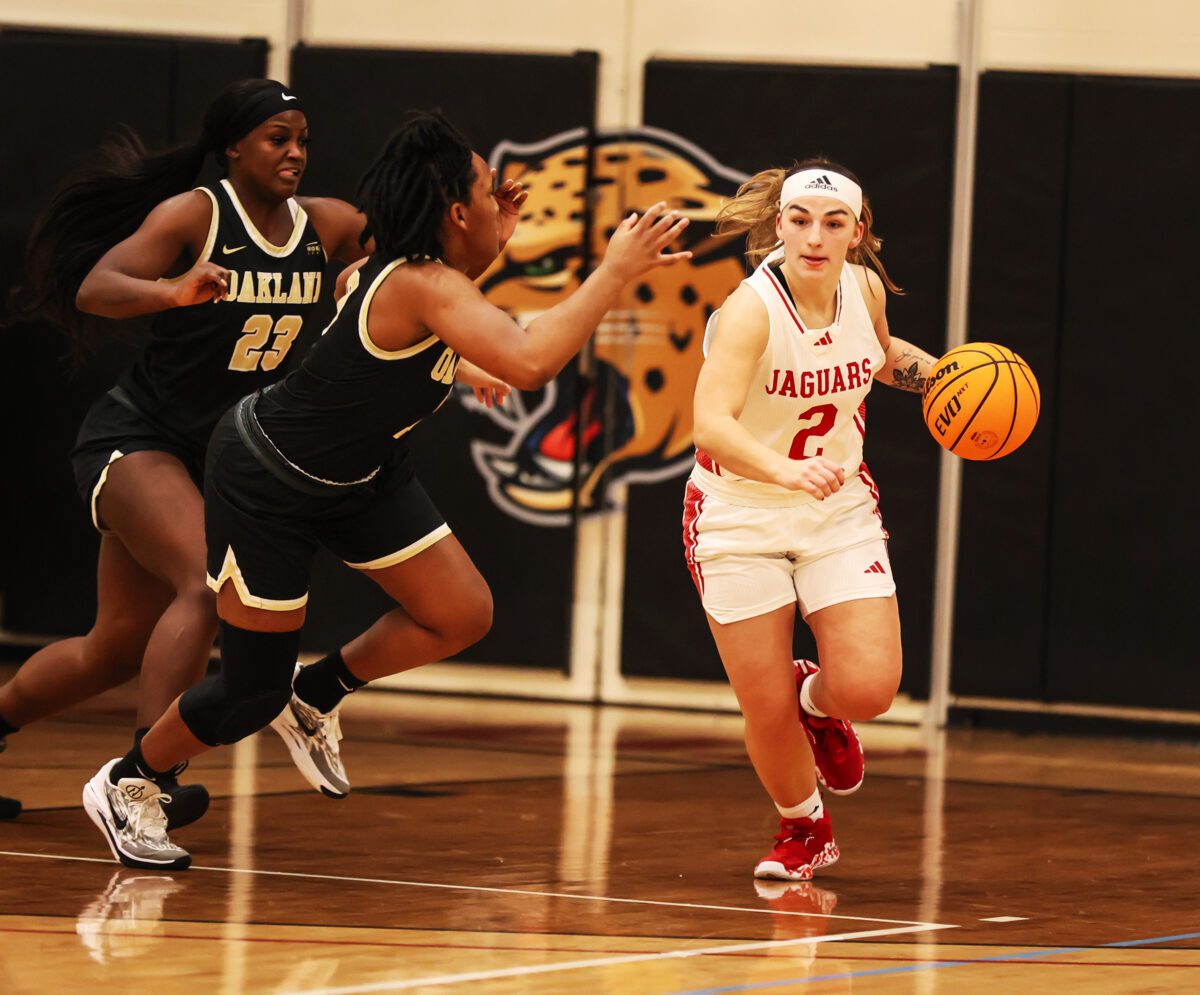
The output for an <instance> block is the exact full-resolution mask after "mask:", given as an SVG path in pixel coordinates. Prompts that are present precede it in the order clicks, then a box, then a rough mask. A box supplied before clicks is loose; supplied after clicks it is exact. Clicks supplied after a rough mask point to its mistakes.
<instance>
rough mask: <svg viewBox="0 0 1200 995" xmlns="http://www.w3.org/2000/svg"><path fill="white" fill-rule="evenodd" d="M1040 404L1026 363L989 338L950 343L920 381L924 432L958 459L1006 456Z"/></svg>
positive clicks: (1026, 430) (1023, 434) (1021, 438)
mask: <svg viewBox="0 0 1200 995" xmlns="http://www.w3.org/2000/svg"><path fill="white" fill-rule="evenodd" d="M1041 408H1042V395H1041V392H1040V391H1039V390H1038V384H1037V379H1036V378H1035V377H1034V375H1033V371H1032V370H1031V369H1030V368H1029V364H1028V363H1026V362H1025V360H1023V359H1022V358H1021V357H1020V356H1018V355H1017V354H1016V353H1015V352H1013V351H1012V350H1011V349H1006V348H1005V347H1004V346H1002V345H995V344H994V343H991V342H968V343H967V344H966V345H960V346H959V347H958V348H957V349H951V350H950V351H949V352H948V353H946V355H944V356H943V357H942V358H941V359H939V360H938V361H937V362H936V363H935V364H934V366H933V369H932V370H931V371H930V373H929V379H928V380H926V381H925V401H924V404H923V406H922V411H923V412H924V415H925V425H926V426H927V427H928V428H929V434H930V435H932V436H933V437H934V439H935V440H936V441H937V443H938V445H939V446H941V447H942V448H943V449H948V450H950V452H952V453H954V455H955V456H961V457H962V458H963V459H971V460H989V459H999V458H1000V457H1001V456H1007V455H1008V454H1009V453H1011V452H1012V451H1013V450H1014V449H1016V448H1017V447H1018V446H1020V445H1021V443H1023V442H1024V441H1025V440H1026V439H1028V438H1029V434H1030V433H1031V432H1032V431H1033V426H1034V425H1036V424H1037V420H1038V413H1039V412H1040V411H1041Z"/></svg>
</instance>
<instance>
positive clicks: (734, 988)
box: [673, 933, 1200, 995]
mask: <svg viewBox="0 0 1200 995" xmlns="http://www.w3.org/2000/svg"><path fill="white" fill-rule="evenodd" d="M1195 939H1200V933H1180V934H1178V935H1177V936H1154V937H1151V938H1150V939H1148V940H1120V941H1118V942H1116V943H1101V944H1098V945H1097V946H1094V947H1058V948H1056V949H1053V950H1027V951H1025V952H1023V953H1019V954H997V955H996V956H994V957H976V958H973V959H972V960H939V961H930V962H928V963H925V964H907V965H905V966H904V967H877V968H874V969H872V970H870V971H846V972H845V973H843V974H822V975H819V976H814V977H807V978H786V979H782V980H779V981H756V982H753V983H752V984H746V985H728V986H726V987H724V988H692V989H689V990H688V991H683V992H675V993H673V995H720V993H722V992H748V991H753V990H755V989H761V988H779V987H781V986H783V985H809V984H812V983H813V982H815V981H845V980H847V979H850V978H871V977H878V976H879V975H883V974H911V973H912V972H913V971H932V970H936V969H937V968H941V967H970V966H971V965H972V964H987V963H995V962H999V961H1006V960H1037V959H1038V958H1041V957H1057V956H1059V955H1060V954H1076V953H1082V952H1084V951H1086V950H1102V949H1104V948H1106V947H1147V946H1149V945H1150V944H1152V943H1173V942H1175V941H1176V940H1195ZM1100 966H1103V965H1100Z"/></svg>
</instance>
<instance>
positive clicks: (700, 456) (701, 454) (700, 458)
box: [696, 449, 721, 477]
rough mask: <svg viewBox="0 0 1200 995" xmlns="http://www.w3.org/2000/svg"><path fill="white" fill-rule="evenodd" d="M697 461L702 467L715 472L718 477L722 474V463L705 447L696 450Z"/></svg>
mask: <svg viewBox="0 0 1200 995" xmlns="http://www.w3.org/2000/svg"><path fill="white" fill-rule="evenodd" d="M696 463H697V465H699V467H700V468H701V469H703V470H707V471H708V472H709V473H715V474H716V475H717V476H718V477H719V476H721V464H720V463H718V462H717V461H716V460H715V459H713V458H712V457H711V456H710V455H709V454H708V453H706V452H705V451H704V450H703V449H697V450H696Z"/></svg>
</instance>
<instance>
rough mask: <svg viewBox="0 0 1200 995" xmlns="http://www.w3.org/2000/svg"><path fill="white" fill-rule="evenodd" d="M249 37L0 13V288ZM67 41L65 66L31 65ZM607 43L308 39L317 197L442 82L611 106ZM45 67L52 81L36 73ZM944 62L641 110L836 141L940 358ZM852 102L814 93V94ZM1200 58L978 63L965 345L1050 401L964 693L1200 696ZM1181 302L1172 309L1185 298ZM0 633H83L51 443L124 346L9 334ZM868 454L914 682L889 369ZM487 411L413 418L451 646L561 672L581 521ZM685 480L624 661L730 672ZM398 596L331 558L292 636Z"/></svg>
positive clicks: (528, 111) (672, 125) (917, 600)
mask: <svg viewBox="0 0 1200 995" xmlns="http://www.w3.org/2000/svg"><path fill="white" fill-rule="evenodd" d="M265 54H266V49H265V44H264V43H262V42H256V41H248V42H242V43H216V42H198V41H178V40H166V39H153V38H123V37H119V36H114V35H83V34H78V35H76V34H66V33H49V32H30V31H7V30H6V31H4V32H2V33H0V106H3V110H4V113H3V120H4V122H5V125H6V131H7V141H5V142H4V143H3V144H0V286H2V288H4V289H6V288H7V287H9V286H11V284H12V283H13V282H14V281H15V279H16V277H17V271H18V266H19V259H20V255H21V249H22V246H23V243H24V240H25V237H26V236H27V233H28V230H29V226H30V224H31V222H32V220H33V218H34V216H35V214H36V212H37V210H38V209H39V208H40V207H41V206H42V204H43V203H44V202H45V199H46V197H47V196H48V194H49V193H50V191H51V189H52V188H53V186H54V184H55V183H56V182H57V181H58V180H59V178H60V177H61V176H62V175H63V174H64V173H65V172H66V171H67V170H68V169H69V168H70V167H71V166H72V165H73V164H74V163H76V162H77V161H78V159H79V157H80V156H81V155H82V154H83V153H85V152H86V151H88V150H89V149H92V148H94V147H95V145H96V144H97V143H98V142H99V141H100V140H101V139H102V138H103V137H104V135H105V134H106V133H107V132H108V130H109V129H110V128H111V127H112V126H113V125H115V124H116V123H118V122H123V123H127V124H129V125H131V126H133V127H134V128H135V129H136V130H137V131H138V132H139V133H140V134H141V135H142V136H143V137H144V138H145V139H146V140H147V142H148V143H149V144H151V145H166V144H170V143H173V142H177V141H183V140H186V139H190V138H191V137H192V136H193V135H194V132H195V130H196V128H197V126H198V123H199V117H200V114H201V111H202V109H203V107H204V106H205V104H206V103H207V102H208V100H209V99H210V98H211V96H212V95H213V94H214V93H215V92H216V91H217V90H218V89H219V88H220V87H221V86H222V85H224V83H225V82H227V81H228V80H231V79H235V78H238V77H242V76H256V75H261V74H262V73H263V72H264V71H265ZM47 66H53V67H54V71H53V73H48V72H46V67H47ZM596 68H597V67H596V58H595V56H594V55H592V54H588V53H583V54H579V55H576V56H573V57H545V56H519V55H483V54H465V53H430V52H406V51H371V50H358V49H320V48H305V47H299V48H297V49H296V51H295V52H294V55H293V76H292V82H293V85H294V86H295V88H296V90H297V91H298V92H300V93H302V94H303V95H304V98H305V101H306V105H307V107H308V109H309V117H310V121H311V123H312V128H313V135H314V145H313V148H312V158H311V161H310V167H309V172H308V175H307V177H306V178H305V182H304V186H303V192H304V193H306V194H310V195H316V194H328V195H334V196H342V197H348V196H350V194H351V193H352V185H353V181H354V179H355V178H356V176H357V175H358V173H359V172H361V169H362V167H363V166H364V165H365V164H366V163H367V162H368V161H369V158H370V156H371V155H372V154H373V153H374V151H375V150H376V149H377V148H378V147H379V145H380V143H381V142H382V140H383V138H384V137H385V136H386V134H387V133H388V132H389V130H390V128H391V126H392V123H393V122H394V120H395V117H396V116H397V115H398V113H399V112H400V111H402V110H404V109H406V108H408V107H410V106H440V107H442V108H443V109H444V110H445V111H446V112H447V113H448V114H449V116H450V117H451V118H452V119H454V120H455V121H457V122H458V123H459V124H460V125H461V126H462V127H463V128H464V130H465V131H466V132H467V133H468V134H469V135H470V137H471V138H472V140H473V142H474V143H475V145H476V147H477V148H478V149H479V150H480V151H481V152H482V153H484V154H485V155H486V154H487V152H489V151H490V149H491V148H492V146H493V145H494V144H495V143H496V142H497V141H499V140H501V139H510V140H514V141H535V140H538V139H541V138H544V137H547V136H548V135H551V134H554V133H556V132H559V131H563V130H566V129H568V128H573V127H584V128H591V127H592V126H593V125H594V116H595V104H596V99H595V87H596ZM33 79H37V80H39V84H38V85H37V86H31V85H29V83H28V81H30V80H33ZM956 85H957V82H956V71H955V70H954V69H953V68H952V67H933V68H930V69H926V70H887V69H870V68H864V69H831V68H821V67H799V66H763V65H755V66H740V65H722V64H714V63H707V64H704V63H686V62H666V61H661V62H660V61H652V62H650V63H648V65H647V67H646V77H645V94H644V97H645V101H644V105H645V113H644V119H645V123H646V124H649V125H655V126H658V127H661V128H665V129H668V130H670V131H673V132H675V133H677V134H679V135H681V136H683V137H684V138H686V139H688V140H690V141H692V142H694V143H696V144H697V145H699V146H700V147H702V148H703V149H705V150H706V151H707V152H709V153H710V154H712V155H713V156H715V157H716V158H717V159H719V160H720V161H721V162H723V163H725V164H726V165H729V166H733V167H735V168H738V169H741V170H744V171H746V172H753V171H755V170H757V169H759V168H762V167H764V166H766V165H772V164H786V163H787V162H788V161H789V160H790V158H792V157H794V156H803V155H807V154H810V153H813V152H821V153H825V154H828V155H830V156H832V157H833V158H835V159H838V160H841V161H843V162H845V164H846V165H847V166H849V167H850V168H852V169H854V170H855V171H856V172H857V173H858V174H859V175H860V177H861V178H862V180H863V183H864V186H865V189H866V190H867V192H868V194H869V195H870V196H871V198H872V200H873V202H874V204H875V207H876V214H877V218H878V226H879V230H880V232H881V233H882V234H883V235H884V237H885V240H886V244H885V249H884V254H883V258H884V260H885V262H886V263H887V265H888V267H889V270H890V272H891V274H892V276H893V277H894V278H895V279H896V280H897V281H898V282H899V283H900V284H901V285H902V286H904V287H905V288H906V289H907V290H908V292H909V294H908V296H907V297H903V298H893V299H892V300H891V302H890V305H889V319H890V322H891V326H892V328H893V330H894V331H895V333H896V334H897V335H899V336H901V337H903V338H907V339H911V340H912V341H913V342H915V343H917V344H919V345H921V346H923V347H925V348H927V349H929V350H930V351H933V352H938V351H939V350H940V349H941V348H942V346H943V344H944V340H945V328H944V325H945V311H946V307H945V295H946V273H947V253H948V245H949V227H950V222H949V218H950V191H951V177H952V168H953V147H954V102H955V90H956ZM831 107H832V108H837V112H836V113H835V114H831V113H830V110H829V108H831ZM1198 114H1200V83H1197V82H1195V81H1191V80H1176V79H1153V80H1148V79H1130V78H1120V77H1087V76H1073V75H1065V74H1026V73H999V72H992V73H986V74H984V76H983V78H982V80H981V92H980V108H979V133H978V163H977V177H976V189H975V229H974V240H973V257H972V271H971V281H972V283H971V285H972V296H971V304H970V332H969V337H970V338H972V339H977V340H994V341H998V342H1002V343H1005V344H1007V345H1009V346H1011V347H1012V348H1013V349H1015V350H1016V351H1017V352H1019V353H1020V354H1021V355H1022V356H1024V357H1025V358H1026V359H1027V360H1028V361H1029V362H1030V364H1031V365H1032V366H1033V369H1034V371H1035V372H1036V374H1037V375H1038V378H1039V381H1040V384H1041V387H1042V397H1043V411H1042V417H1041V421H1040V424H1039V426H1038V428H1037V430H1036V431H1035V433H1034V435H1033V438H1032V439H1031V440H1030V442H1029V443H1028V444H1027V445H1026V446H1025V447H1024V448H1023V449H1022V450H1021V451H1019V452H1017V453H1016V454H1014V455H1012V456H1010V457H1007V458H1006V459H1004V460H1002V461H1000V462H999V463H996V464H980V465H975V464H968V465H967V466H966V467H965V469H964V491H963V504H962V530H961V538H960V559H959V573H958V577H959V583H958V590H957V594H956V626H955V646H954V660H955V666H954V673H953V691H954V692H955V693H956V694H969V695H982V696H990V697H1004V698H1014V699H1021V700H1027V701H1063V700H1066V701H1077V702H1089V703H1097V704H1110V705H1142V706H1154V707H1170V708H1182V709H1197V708H1200V700H1198V699H1200V691H1198V690H1197V689H1196V682H1195V680H1194V674H1193V672H1192V671H1193V666H1194V660H1195V659H1196V657H1197V649H1198V648H1200V647H1198V641H1197V638H1196V636H1195V634H1194V631H1193V628H1192V626H1191V625H1190V621H1191V615H1192V614H1193V613H1194V612H1195V608H1196V605H1197V603H1198V599H1197V595H1198V594H1200V584H1198V583H1197V580H1196V575H1195V572H1194V570H1193V567H1192V564H1194V563H1195V562H1196V560H1197V554H1198V553H1200V535H1198V532H1197V529H1196V527H1195V525H1194V523H1193V522H1192V520H1191V517H1190V514H1189V512H1190V511H1191V509H1192V507H1194V505H1195V499H1194V497H1193V496H1192V494H1191V491H1190V488H1189V486H1188V485H1187V484H1186V480H1185V478H1186V477H1187V476H1189V475H1190V473H1189V468H1188V465H1187V457H1188V453H1187V450H1186V448H1185V447H1186V438H1187V436H1186V433H1187V430H1188V425H1189V424H1190V421H1189V418H1188V415H1189V414H1190V411H1188V410H1187V409H1186V408H1185V405H1186V404H1187V398H1188V396H1189V392H1190V388H1189V385H1188V383H1187V379H1186V378H1188V377H1189V375H1190V373H1191V369H1190V365H1191V364H1190V357H1191V353H1190V350H1188V349H1187V348H1186V346H1187V344H1188V338H1189V337H1190V334H1191V327H1192V324H1193V323H1194V322H1193V321H1192V319H1191V316H1190V313H1188V311H1189V310H1190V309H1189V308H1188V305H1189V304H1190V301H1189V300H1188V293H1187V291H1188V289H1189V287H1190V278H1191V276H1192V274H1191V269H1192V265H1191V259H1192V258H1193V257H1194V249H1193V247H1192V245H1191V241H1192V239H1193V238H1194V232H1195V231H1196V230H1198V228H1200V189H1198V188H1197V186H1196V184H1195V175H1194V174H1195V163H1196V162H1197V161H1200V135H1197V133H1196V130H1195V129H1194V128H1192V127H1190V125H1189V122H1192V121H1195V120H1196V119H1197V116H1198ZM1185 309H1186V310H1185ZM0 335H2V337H3V353H2V355H3V370H4V380H3V383H4V390H3V395H2V400H0V404H2V405H3V409H2V416H3V417H2V419H0V421H2V426H3V427H2V428H0V432H2V433H3V447H4V448H3V453H4V468H5V475H4V487H3V494H2V497H0V510H2V511H3V513H4V514H3V521H4V522H5V528H4V529H3V530H0V595H2V598H3V616H2V618H0V625H2V626H3V628H5V629H7V630H8V631H10V632H14V633H39V634H70V633H79V632H83V631H86V629H87V627H88V625H89V623H90V621H91V618H92V616H93V613H94V610H95V601H94V590H93V586H94V570H95V552H96V544H97V540H96V537H95V535H94V533H93V532H92V530H91V527H90V523H89V522H88V520H87V515H86V513H85V511H84V509H83V508H82V506H81V505H80V503H79V500H78V498H77V497H76V495H75V493H74V488H73V485H72V482H71V478H70V471H69V467H68V464H67V460H66V457H67V453H68V451H69V450H70V447H71V444H72V442H73V439H74V435H75V431H76V429H77V427H78V424H79V421H80V420H81V418H82V416H83V413H84V411H85V410H86V408H87V407H88V405H89V404H90V403H91V401H92V399H93V398H94V397H95V396H96V395H97V394H98V393H99V392H100V391H102V390H103V389H105V388H106V387H107V386H109V385H110V384H111V383H112V381H113V379H114V378H115V376H116V374H117V372H118V370H119V369H120V368H121V367H122V366H123V365H124V364H125V363H126V362H127V361H128V357H129V355H130V347H129V346H127V345H122V344H119V343H116V342H114V343H113V344H112V345H110V346H106V347H105V348H103V349H102V350H101V351H100V353H99V354H98V355H97V356H95V357H93V358H91V359H90V360H88V361H87V363H86V364H85V365H83V366H82V367H81V368H80V369H79V370H76V371H72V370H71V368H70V365H69V363H67V361H66V360H65V358H64V355H63V353H64V346H63V343H62V340H61V339H60V338H59V337H58V336H57V335H56V333H54V332H53V331H52V330H51V329H48V328H46V327H43V326H41V325H23V326H16V327H12V328H8V329H4V330H3V331H2V332H0ZM868 425H869V433H868V443H867V459H868V462H869V463H870V465H871V468H872V471H873V473H874V475H875V476H876V478H877V480H878V481H879V483H880V487H881V491H882V509H883V513H884V516H885V521H886V524H887V526H888V528H889V530H890V531H891V533H892V543H891V551H892V554H893V557H894V560H895V566H896V574H897V578H898V582H899V585H900V598H901V607H902V615H903V621H904V627H905V648H906V660H907V673H906V677H905V684H904V688H905V690H907V691H909V692H910V693H912V694H913V695H915V696H917V697H921V696H923V695H924V694H925V693H926V692H927V690H928V656H929V642H930V622H931V601H932V583H933V572H932V571H933V566H932V565H933V544H934V523H935V520H936V501H937V461H938V451H937V450H936V448H935V447H934V445H933V443H932V442H931V441H930V440H929V439H928V437H927V435H926V434H925V431H924V429H923V427H922V426H921V422H920V417H919V410H918V405H917V404H916V403H915V399H914V398H910V397H907V396H905V395H903V394H901V393H899V392H896V391H892V390H887V389H880V390H878V391H876V392H873V393H872V396H871V403H870V405H869V412H868ZM491 428H492V426H491V424H490V423H489V422H487V421H486V420H485V419H482V418H479V417H477V416H475V415H472V414H470V413H469V412H467V411H465V410H464V409H463V408H461V407H460V406H457V405H452V406H448V407H447V409H446V410H445V411H443V413H442V414H441V415H440V416H439V418H438V419H436V420H434V422H432V423H431V424H430V425H429V426H426V428H425V429H424V430H423V432H422V433H420V434H419V436H418V438H417V439H416V440H414V450H415V453H416V458H417V462H418V465H419V466H420V468H421V473H422V476H423V478H424V479H425V481H426V483H427V486H428V487H429V489H430V491H431V493H432V494H434V496H435V499H436V500H437V501H438V502H439V504H440V505H441V507H442V508H443V510H444V511H445V512H446V514H447V516H448V518H449V520H450V522H451V524H452V526H453V527H454V529H455V531H456V532H457V533H458V534H459V536H460V537H461V538H462V540H463V542H464V545H465V546H466V547H467V549H468V550H470V552H471V554H472V556H473V557H474V558H475V559H476V562H477V563H478V564H479V566H480V568H481V570H482V571H483V573H484V574H485V576H487V577H488V578H489V581H490V582H491V584H492V586H493V590H494V592H495V595H496V604H497V612H496V617H497V625H496V629H495V630H494V632H493V634H492V635H491V636H489V638H488V639H487V640H486V641H485V642H484V643H482V644H480V646H478V647H476V648H474V649H473V650H472V651H471V652H470V653H468V654H467V655H466V656H465V657H464V658H465V659H473V660H480V661H487V662H495V663H509V664H514V665H519V666H528V667H535V668H545V669H557V668H561V667H562V666H564V664H565V661H566V658H567V646H568V641H569V635H570V633H569V612H570V606H571V599H572V590H571V586H572V572H573V556H574V551H573V542H572V539H573V536H572V531H571V530H570V529H543V528H535V527H533V526H529V525H525V524H523V523H521V522H518V521H516V520H515V519H512V518H510V517H508V516H506V515H504V514H502V513H501V512H499V511H497V510H496V509H495V508H494V506H493V505H492V504H491V502H490V501H489V500H488V499H487V497H486V495H485V493H484V490H483V487H482V484H481V482H480V480H479V478H478V474H477V473H476V472H475V470H474V468H473V466H472V465H471V462H470V457H469V452H468V447H467V443H468V442H469V440H470V439H471V438H474V437H488V432H489V430H491ZM682 485H683V478H682V477H681V478H678V479H677V480H672V481H667V482H663V483H658V484H649V485H647V484H640V485H638V484H635V485H632V486H631V487H630V489H629V518H628V535H627V570H626V588H625V596H624V597H625V604H624V629H623V633H622V645H623V666H624V668H625V672H626V673H627V674H629V675H660V674H661V675H669V676H686V677H703V678H713V679H718V678H719V677H720V668H719V664H718V662H717V661H716V657H715V654H714V652H713V650H712V648H711V640H710V638H709V636H708V633H707V628H706V626H705V625H704V622H703V617H702V614H701V612H700V609H699V606H698V605H697V604H696V599H695V594H694V592H693V590H692V589H691V586H690V581H689V579H688V577H687V574H686V571H685V570H684V567H683V562H682V555H681V553H680V550H679V528H678V522H679V517H680V497H679V495H680V492H681V490H682ZM383 605H384V602H383V601H382V599H381V598H380V597H379V596H378V595H377V593H376V592H375V591H374V588H373V585H371V584H370V583H369V582H365V581H363V580H362V579H361V578H357V577H355V576H353V575H352V574H351V573H350V572H349V571H347V570H345V569H343V568H341V567H338V566H337V565H335V564H332V563H331V562H329V561H323V563H322V565H321V567H320V569H319V571H318V575H317V578H316V580H315V583H314V591H313V606H312V621H311V622H310V625H309V628H308V632H307V635H306V645H307V647H308V648H311V649H316V648H322V647H324V646H327V645H331V644H332V643H335V642H337V641H340V640H341V639H342V638H344V637H345V636H348V635H350V634H352V633H354V632H355V631H357V630H358V629H359V628H361V626H362V624H365V622H366V621H369V620H370V618H372V617H374V615H375V614H377V613H378V611H379V610H381V608H382V607H383Z"/></svg>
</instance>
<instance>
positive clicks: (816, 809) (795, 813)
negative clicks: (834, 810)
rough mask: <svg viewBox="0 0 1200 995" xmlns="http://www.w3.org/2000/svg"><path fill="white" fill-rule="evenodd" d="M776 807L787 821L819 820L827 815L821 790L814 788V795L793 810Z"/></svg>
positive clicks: (794, 806)
mask: <svg viewBox="0 0 1200 995" xmlns="http://www.w3.org/2000/svg"><path fill="white" fill-rule="evenodd" d="M775 807H776V808H777V809H778V810H779V814H780V815H781V816H783V817H784V818H785V819H819V818H821V816H822V815H824V814H825V806H824V805H823V804H822V802H821V789H820V788H814V789H813V793H812V794H811V795H809V796H808V797H807V798H806V799H804V801H802V802H801V803H800V804H799V805H793V806H792V807H791V808H784V807H783V806H782V805H776V806H775Z"/></svg>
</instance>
